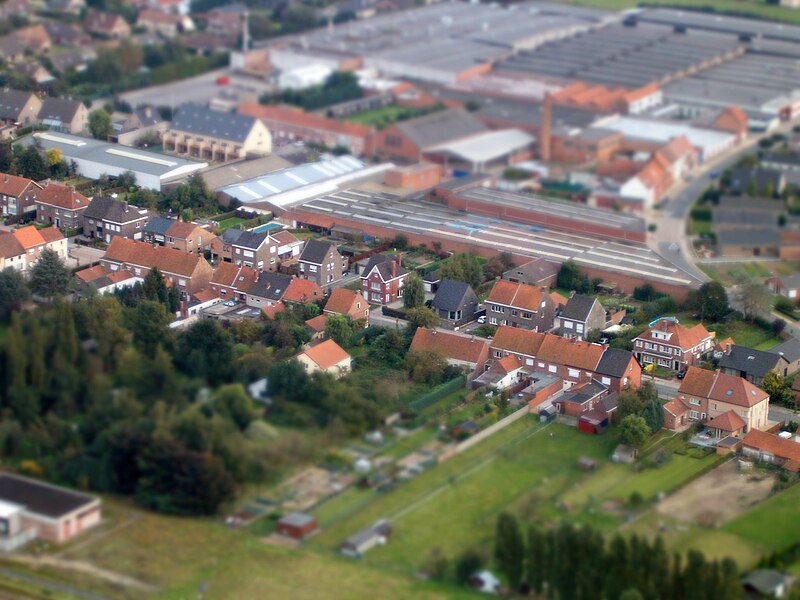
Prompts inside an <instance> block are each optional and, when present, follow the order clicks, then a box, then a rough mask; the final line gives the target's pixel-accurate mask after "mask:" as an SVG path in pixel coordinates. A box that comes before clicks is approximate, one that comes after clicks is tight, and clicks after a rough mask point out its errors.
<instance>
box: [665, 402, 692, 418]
mask: <svg viewBox="0 0 800 600" xmlns="http://www.w3.org/2000/svg"><path fill="white" fill-rule="evenodd" d="M664 410H666V411H667V412H668V413H670V414H671V415H674V416H676V417H680V416H681V415H682V414H683V413H685V412H686V411H687V410H689V407H688V406H686V405H685V404H684V403H683V402H681V401H680V400H678V399H677V398H673V399H672V400H670V401H669V402H666V403H665V404H664Z"/></svg>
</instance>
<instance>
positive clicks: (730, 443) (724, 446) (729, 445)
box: [717, 435, 742, 456]
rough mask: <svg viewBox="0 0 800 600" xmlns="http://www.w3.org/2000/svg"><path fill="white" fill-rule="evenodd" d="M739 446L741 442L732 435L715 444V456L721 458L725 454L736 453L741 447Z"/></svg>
mask: <svg viewBox="0 0 800 600" xmlns="http://www.w3.org/2000/svg"><path fill="white" fill-rule="evenodd" d="M741 445H742V440H740V439H739V438H737V437H733V436H732V435H729V436H727V437H724V438H722V439H721V440H720V441H718V442H717V454H719V455H720V456H723V455H725V454H730V453H731V452H736V451H737V450H738V449H739V448H740V447H741Z"/></svg>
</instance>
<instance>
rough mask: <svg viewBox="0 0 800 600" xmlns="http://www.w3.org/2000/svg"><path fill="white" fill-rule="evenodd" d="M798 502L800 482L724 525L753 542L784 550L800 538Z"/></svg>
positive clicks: (729, 530) (728, 529)
mask: <svg viewBox="0 0 800 600" xmlns="http://www.w3.org/2000/svg"><path fill="white" fill-rule="evenodd" d="M798 506H800V486H798V485H795V486H794V487H791V488H789V489H788V490H786V491H784V492H782V493H780V494H777V495H776V496H773V497H772V498H770V499H769V500H767V501H766V502H764V503H762V504H761V505H759V506H757V507H756V508H754V509H752V510H751V511H749V512H747V513H745V514H743V515H740V516H739V517H737V518H736V519H733V520H732V521H729V522H728V523H726V524H725V525H724V526H723V528H722V529H723V531H727V532H729V533H734V534H736V535H739V536H740V537H743V538H744V539H746V540H748V542H751V543H753V544H757V545H762V546H767V547H770V548H772V549H776V550H784V549H786V548H788V547H789V546H791V545H793V544H796V543H797V542H798V540H800V519H799V518H798Z"/></svg>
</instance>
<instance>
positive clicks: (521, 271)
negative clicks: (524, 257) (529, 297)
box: [503, 258, 560, 288]
mask: <svg viewBox="0 0 800 600" xmlns="http://www.w3.org/2000/svg"><path fill="white" fill-rule="evenodd" d="M559 267H560V265H559V264H558V263H557V262H552V261H549V260H547V259H546V258H536V259H534V260H531V261H528V262H526V263H523V264H521V265H519V266H518V267H512V268H510V269H509V270H508V271H506V272H505V273H503V279H505V280H507V281H513V282H515V283H527V284H528V285H535V286H536V287H539V288H543V287H544V288H550V287H553V286H555V284H556V279H558V269H559Z"/></svg>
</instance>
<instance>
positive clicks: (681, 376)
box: [677, 371, 686, 379]
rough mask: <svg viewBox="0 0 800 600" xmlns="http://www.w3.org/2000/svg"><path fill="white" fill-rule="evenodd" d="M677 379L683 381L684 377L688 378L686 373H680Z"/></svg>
mask: <svg viewBox="0 0 800 600" xmlns="http://www.w3.org/2000/svg"><path fill="white" fill-rule="evenodd" d="M677 377H678V379H683V378H684V377H686V371H678V375H677Z"/></svg>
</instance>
